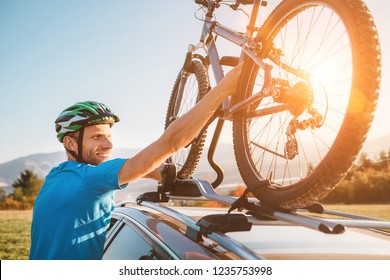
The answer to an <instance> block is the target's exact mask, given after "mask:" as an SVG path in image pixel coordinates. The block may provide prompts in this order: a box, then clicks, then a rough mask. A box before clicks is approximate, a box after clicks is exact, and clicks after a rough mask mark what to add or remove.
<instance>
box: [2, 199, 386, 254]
mask: <svg viewBox="0 0 390 280" xmlns="http://www.w3.org/2000/svg"><path fill="white" fill-rule="evenodd" d="M326 209H331V210H338V211H343V212H349V213H355V214H361V215H366V216H371V217H376V218H380V219H385V220H390V205H326ZM31 215H32V211H11V210H9V211H0V259H1V260H26V259H28V255H29V250H30V227H31Z"/></svg>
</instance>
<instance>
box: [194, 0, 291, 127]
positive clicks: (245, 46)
mask: <svg viewBox="0 0 390 280" xmlns="http://www.w3.org/2000/svg"><path fill="white" fill-rule="evenodd" d="M262 3H265V1H262V0H254V1H253V9H252V12H251V15H250V20H249V24H248V26H247V31H246V34H243V33H240V32H237V31H236V30H233V29H231V28H229V27H227V26H224V25H222V24H220V23H218V22H217V21H215V20H213V17H214V11H215V9H216V8H217V5H218V3H217V1H210V2H209V6H208V8H207V13H206V18H205V20H204V24H203V28H202V34H201V37H200V40H199V43H198V44H197V45H195V46H194V45H190V46H189V52H191V53H193V52H195V51H197V50H199V49H204V50H205V52H206V54H207V57H208V61H209V63H210V65H211V69H212V72H213V74H214V78H215V81H216V83H217V84H218V83H219V82H220V81H221V80H222V78H223V77H224V72H223V69H222V65H221V64H220V60H221V58H220V56H219V53H218V50H217V46H216V43H215V38H216V37H217V36H220V37H222V38H224V39H226V40H228V41H230V42H231V43H233V44H235V45H237V46H240V47H241V49H242V51H241V56H240V61H242V60H243V57H244V55H246V56H248V57H250V58H251V59H252V60H253V61H255V62H256V64H258V65H259V67H261V68H262V69H264V71H265V86H264V89H268V88H269V84H270V77H271V74H270V71H271V66H270V65H268V64H266V63H264V62H263V61H262V60H261V59H259V58H258V56H257V54H256V53H257V51H259V50H261V43H258V42H255V40H254V37H253V34H254V31H255V22H256V19H257V16H258V12H259V9H260V6H261V5H262ZM267 96H269V90H262V91H261V92H259V93H257V94H255V95H253V96H252V97H250V98H248V99H247V100H245V101H243V102H240V103H238V104H235V105H232V104H231V99H230V98H226V99H225V100H224V101H223V102H222V110H223V112H224V114H223V116H222V118H223V119H225V120H226V119H227V120H231V119H232V115H233V114H234V113H235V112H237V111H238V110H240V109H242V108H243V107H246V106H248V105H249V104H251V103H253V102H256V101H258V100H260V99H261V98H264V97H267ZM285 109H286V108H284V107H283V110H285ZM271 113H274V111H272V112H268V113H267V114H271Z"/></svg>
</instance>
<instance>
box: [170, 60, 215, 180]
mask: <svg viewBox="0 0 390 280" xmlns="http://www.w3.org/2000/svg"><path fill="white" fill-rule="evenodd" d="M209 87H210V83H209V78H208V74H207V71H206V68H205V67H204V65H203V64H202V63H201V62H199V61H197V60H192V61H190V63H188V64H186V65H185V66H184V68H183V70H181V71H180V73H179V75H178V77H177V79H176V82H175V85H174V87H173V90H172V93H171V97H170V100H169V104H168V110H167V115H166V119H165V129H166V128H167V127H168V126H169V125H170V124H171V123H172V122H173V121H175V120H176V119H177V118H179V117H181V116H182V115H184V114H185V113H187V112H188V111H189V110H191V109H192V108H193V107H194V106H195V104H196V103H197V102H199V100H201V99H202V98H203V96H205V95H206V94H207V92H208V90H209ZM205 139H206V131H204V132H203V133H202V135H199V136H198V138H197V139H196V141H193V142H192V143H191V144H190V145H188V146H187V147H185V148H183V149H181V150H180V151H178V152H176V153H175V154H173V155H172V156H171V157H170V158H169V159H168V160H167V161H168V162H170V163H174V164H176V168H177V178H179V179H186V178H190V177H191V176H192V174H193V172H194V171H195V168H196V166H197V164H198V162H199V159H200V156H201V154H202V150H203V146H204V142H205Z"/></svg>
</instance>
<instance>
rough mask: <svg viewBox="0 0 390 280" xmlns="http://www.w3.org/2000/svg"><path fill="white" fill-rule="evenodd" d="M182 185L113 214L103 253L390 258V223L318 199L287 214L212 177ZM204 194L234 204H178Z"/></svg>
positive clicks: (220, 257)
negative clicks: (215, 183)
mask: <svg viewBox="0 0 390 280" xmlns="http://www.w3.org/2000/svg"><path fill="white" fill-rule="evenodd" d="M181 184H182V185H183V187H182V188H181V191H179V192H176V193H175V192H173V193H172V192H171V193H170V194H168V195H166V193H165V192H161V190H159V189H158V191H156V192H152V193H146V194H144V195H141V196H139V197H138V199H135V200H127V201H123V202H120V203H119V204H118V205H117V206H116V207H115V209H114V211H113V213H112V218H111V223H110V226H109V229H108V230H107V238H106V242H105V246H104V255H103V259H106V260H107V259H116V260H149V259H154V260H209V259H210V260H257V259H268V260H279V259H282V260H291V259H294V260H308V259H315V260H324V259H326V260H329V259H330V260H338V259H348V260H352V259H363V260H372V259H387V260H388V259H390V231H389V229H390V221H383V220H378V219H374V218H371V217H365V216H359V215H354V214H350V213H343V212H336V211H328V210H325V209H324V208H323V207H322V205H320V204H318V203H317V204H314V205H313V206H312V207H309V208H307V209H300V210H296V211H291V212H283V211H278V210H275V209H273V208H272V207H268V206H262V205H261V204H260V203H259V202H258V201H256V200H255V199H251V198H247V197H245V196H243V197H241V198H235V197H229V196H224V195H221V194H218V193H216V192H215V191H214V189H213V188H212V186H211V185H210V184H209V183H208V182H207V181H198V180H193V179H186V180H184V181H183V182H181ZM199 199H209V200H213V201H219V202H223V203H226V204H227V205H228V206H230V208H211V207H180V206H175V204H178V202H180V201H183V200H187V201H191V200H199ZM237 209H239V210H242V209H244V211H238V210H237ZM313 215H314V216H313ZM324 215H325V217H324ZM330 215H331V216H330Z"/></svg>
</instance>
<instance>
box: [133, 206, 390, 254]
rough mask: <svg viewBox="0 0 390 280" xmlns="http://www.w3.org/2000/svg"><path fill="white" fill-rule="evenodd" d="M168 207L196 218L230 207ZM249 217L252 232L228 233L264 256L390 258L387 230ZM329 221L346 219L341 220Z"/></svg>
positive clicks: (140, 208) (229, 237)
mask: <svg viewBox="0 0 390 280" xmlns="http://www.w3.org/2000/svg"><path fill="white" fill-rule="evenodd" d="M132 207H136V208H138V209H139V210H142V211H143V212H145V211H146V212H149V213H153V215H156V213H157V214H158V212H159V211H156V209H150V208H149V207H139V206H135V205H132ZM163 207H165V206H163ZM167 208H169V209H170V210H173V211H175V212H177V213H180V214H181V215H184V216H186V217H191V218H193V219H194V220H199V219H200V218H201V217H204V216H207V215H216V214H226V213H227V210H228V209H227V208H205V207H176V206H169V207H167ZM232 213H238V212H237V211H235V212H232ZM248 218H249V220H251V222H254V223H253V226H252V228H251V230H250V231H240V232H227V233H225V234H224V236H226V238H228V239H230V240H234V241H236V242H237V243H238V244H241V245H242V246H243V247H244V249H245V250H248V251H249V252H251V253H253V254H255V255H256V256H257V257H258V258H261V259H285V260H286V259H301V260H302V259H390V233H389V232H386V231H379V230H374V229H362V228H347V230H346V231H345V232H343V233H340V234H329V233H328V234H327V233H323V232H321V231H318V230H313V229H309V228H306V227H302V226H300V225H294V224H290V223H287V222H284V221H279V220H271V219H261V218H259V219H258V218H256V219H254V218H253V217H251V216H248ZM329 220H332V221H337V222H342V220H338V219H329ZM181 222H182V221H181ZM241 249H242V248H241Z"/></svg>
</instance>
